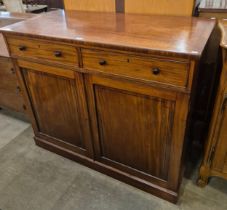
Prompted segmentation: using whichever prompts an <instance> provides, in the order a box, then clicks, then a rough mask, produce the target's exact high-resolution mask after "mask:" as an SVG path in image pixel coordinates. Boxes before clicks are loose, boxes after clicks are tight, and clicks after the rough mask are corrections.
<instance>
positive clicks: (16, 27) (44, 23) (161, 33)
mask: <svg viewBox="0 0 227 210" xmlns="http://www.w3.org/2000/svg"><path fill="white" fill-rule="evenodd" d="M214 26H215V21H214V20H210V19H204V18H194V17H177V16H158V15H137V14H120V13H101V12H81V11H64V10H58V11H54V12H49V13H46V14H43V15H40V16H37V17H34V18H31V19H28V20H26V21H23V22H20V23H16V24H13V25H10V26H6V27H4V28H1V30H0V31H2V32H7V33H14V34H22V35H29V36H31V37H33V36H34V37H36V36H37V37H43V38H52V39H59V40H63V41H70V42H72V41H73V42H76V43H81V44H85V45H94V46H100V47H102V46H110V47H112V48H116V49H135V50H137V51H143V52H151V53H157V54H165V55H179V56H180V55H182V56H193V57H199V56H200V55H201V54H202V51H203V49H204V47H205V45H206V43H207V40H208V39H209V37H210V34H211V32H212V31H213V28H214Z"/></svg>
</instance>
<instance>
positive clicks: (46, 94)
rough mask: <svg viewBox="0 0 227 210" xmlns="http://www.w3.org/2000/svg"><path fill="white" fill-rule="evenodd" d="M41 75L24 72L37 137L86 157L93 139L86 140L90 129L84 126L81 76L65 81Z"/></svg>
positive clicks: (76, 75) (73, 76)
mask: <svg viewBox="0 0 227 210" xmlns="http://www.w3.org/2000/svg"><path fill="white" fill-rule="evenodd" d="M45 68H47V67H45ZM41 71H42V69H40V71H37V70H32V69H24V68H23V69H21V73H22V75H23V79H24V83H25V86H26V89H27V94H28V97H29V99H30V104H31V107H32V110H33V114H34V118H35V121H36V127H37V129H38V134H39V135H42V136H45V137H46V139H47V140H49V139H50V140H55V141H57V143H59V144H61V145H60V146H62V144H63V147H64V146H65V147H67V148H70V149H71V148H72V149H73V150H75V151H76V152H79V153H81V154H87V150H88V149H89V148H90V143H89V142H90V139H88V138H87V137H86V135H87V134H88V133H89V129H88V128H86V126H85V124H83V121H84V116H83V114H84V109H83V107H86V104H83V95H81V94H83V92H84V91H83V85H82V84H83V80H82V76H81V75H80V74H79V73H76V72H73V73H72V74H71V76H68V77H66V76H59V75H54V74H49V73H45V72H41ZM63 71H64V70H63ZM65 71H67V70H65ZM68 75H70V74H68ZM70 77H71V78H70ZM81 89H82V91H81ZM79 94H80V95H79ZM84 103H85V102H84ZM54 143H56V142H54Z"/></svg>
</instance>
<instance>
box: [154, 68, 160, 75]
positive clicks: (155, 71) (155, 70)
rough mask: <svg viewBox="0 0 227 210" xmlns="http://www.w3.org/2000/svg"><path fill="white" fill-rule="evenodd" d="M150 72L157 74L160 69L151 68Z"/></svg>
mask: <svg viewBox="0 0 227 210" xmlns="http://www.w3.org/2000/svg"><path fill="white" fill-rule="evenodd" d="M152 72H153V74H154V75H158V74H159V73H160V69H159V68H156V67H155V68H152Z"/></svg>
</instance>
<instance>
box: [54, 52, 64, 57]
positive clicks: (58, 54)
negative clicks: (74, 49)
mask: <svg viewBox="0 0 227 210" xmlns="http://www.w3.org/2000/svg"><path fill="white" fill-rule="evenodd" d="M54 56H55V57H61V56H62V52H61V51H54Z"/></svg>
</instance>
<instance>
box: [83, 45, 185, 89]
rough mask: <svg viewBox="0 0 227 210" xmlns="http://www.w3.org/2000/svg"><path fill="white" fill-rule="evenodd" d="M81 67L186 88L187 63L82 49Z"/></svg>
mask: <svg viewBox="0 0 227 210" xmlns="http://www.w3.org/2000/svg"><path fill="white" fill-rule="evenodd" d="M82 56H83V67H84V68H85V69H93V70H98V71H102V72H109V73H111V74H115V75H121V76H126V77H131V78H136V79H142V80H146V81H155V82H158V83H164V84H168V85H173V86H179V87H186V86H187V83H188V77H189V63H187V62H182V61H171V60H161V59H154V58H151V57H144V56H135V55H126V54H121V53H109V52H106V51H100V50H90V49H82Z"/></svg>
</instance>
